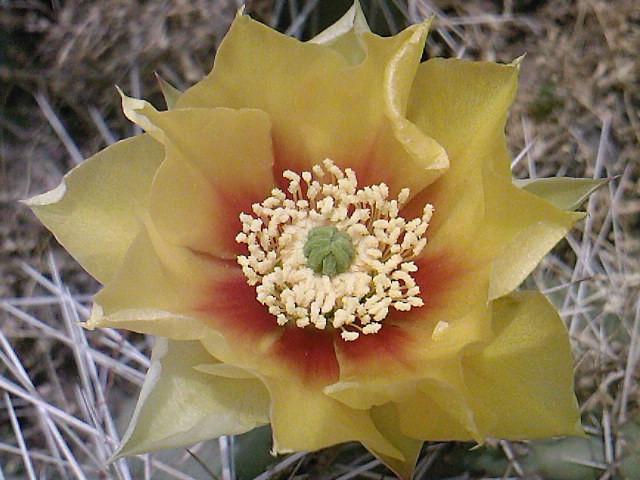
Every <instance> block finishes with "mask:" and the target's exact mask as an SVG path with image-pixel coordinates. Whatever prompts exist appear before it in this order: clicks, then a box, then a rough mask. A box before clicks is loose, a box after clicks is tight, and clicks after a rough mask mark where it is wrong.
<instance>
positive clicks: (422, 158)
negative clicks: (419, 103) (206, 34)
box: [178, 16, 447, 194]
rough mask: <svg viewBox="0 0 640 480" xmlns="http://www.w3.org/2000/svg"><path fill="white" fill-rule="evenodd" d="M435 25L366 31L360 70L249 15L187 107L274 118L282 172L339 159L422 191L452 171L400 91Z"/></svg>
mask: <svg viewBox="0 0 640 480" xmlns="http://www.w3.org/2000/svg"><path fill="white" fill-rule="evenodd" d="M427 28H428V26H427V25H426V24H425V25H415V26H412V27H410V28H408V29H406V30H405V31H403V32H401V33H400V34H398V35H397V36H394V37H390V38H381V37H378V36H376V35H373V34H371V33H368V32H363V33H361V34H359V37H358V41H359V42H360V43H361V44H362V46H363V48H364V50H365V51H366V55H365V56H364V58H363V60H362V62H361V63H358V64H356V65H353V64H351V63H350V62H351V61H352V60H350V59H347V58H345V56H343V55H342V54H341V53H340V52H339V51H337V50H335V49H334V48H332V47H330V46H326V45H322V44H318V43H301V42H299V41H297V40H295V39H292V38H288V37H285V36H283V35H280V34H278V33H276V32H274V31H273V30H271V29H269V28H267V27H266V26H264V25H261V24H260V23H258V22H255V21H253V20H251V19H249V18H248V17H243V16H240V17H237V18H236V20H235V21H234V23H233V25H232V27H231V30H230V31H229V34H228V35H227V36H226V38H225V40H224V42H223V43H222V45H221V46H220V49H219V51H218V54H217V56H216V61H215V64H214V68H213V71H212V72H211V74H209V75H208V76H207V77H206V78H205V79H204V80H203V81H202V82H200V83H198V84H197V85H195V86H194V87H192V88H191V89H189V90H187V91H186V92H185V93H184V94H183V95H182V96H181V97H180V100H179V102H178V105H179V106H182V107H230V108H256V109H259V110H262V111H265V112H267V113H268V114H269V116H270V118H271V120H272V124H273V142H274V156H275V169H276V171H277V172H279V171H282V170H284V169H290V170H294V171H298V172H300V171H304V170H309V169H310V167H311V166H313V165H315V164H318V163H320V162H321V161H322V160H324V159H325V158H331V159H332V160H333V161H334V162H335V163H336V164H337V165H339V166H340V167H342V168H345V167H350V168H353V169H354V170H355V171H356V173H357V174H358V178H359V180H360V181H361V182H362V183H363V184H372V183H379V182H381V181H384V182H386V183H387V184H388V185H389V186H390V187H391V191H392V193H393V194H395V193H397V192H398V191H399V190H400V189H401V188H403V187H409V188H411V189H412V192H413V193H415V192H417V191H419V190H420V189H421V188H422V187H424V186H425V185H427V184H428V183H430V182H431V181H433V179H434V178H435V177H436V176H438V175H439V174H440V173H441V172H442V170H443V169H444V168H446V166H447V161H446V155H445V154H444V151H443V149H442V147H440V145H438V144H437V143H436V142H434V141H433V140H431V139H429V138H427V137H425V135H424V134H423V133H422V132H421V131H420V130H419V129H418V128H417V127H415V125H413V124H411V123H410V122H406V121H403V119H402V115H403V114H404V110H405V108H406V102H407V99H406V96H407V94H403V93H402V92H401V91H400V90H401V89H402V88H405V87H406V88H407V89H408V88H409V86H410V84H411V82H412V80H413V74H414V73H415V70H416V68H417V64H418V63H419V60H420V56H421V54H422V47H423V44H424V39H425V36H426V31H427ZM345 105H348V106H349V107H348V108H345ZM336 112H340V114H339V115H336ZM391 159H393V161H391Z"/></svg>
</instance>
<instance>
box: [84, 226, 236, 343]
mask: <svg viewBox="0 0 640 480" xmlns="http://www.w3.org/2000/svg"><path fill="white" fill-rule="evenodd" d="M236 270H237V271H236ZM230 275H232V276H233V275H242V273H241V272H240V270H239V268H237V267H236V268H234V269H231V268H228V265H226V264H225V263H221V262H216V261H214V260H212V259H207V258H203V257H201V256H197V255H194V254H193V253H191V252H190V251H189V250H187V249H184V248H181V247H177V246H174V245H170V244H168V243H167V242H166V241H164V240H163V239H162V237H160V235H159V234H158V233H157V231H155V229H154V228H153V225H152V224H151V223H149V222H147V224H146V225H145V228H144V229H142V230H141V232H140V233H139V235H138V237H137V238H136V240H135V241H134V242H133V245H132V246H131V248H130V249H129V251H128V252H127V255H126V257H125V260H124V262H123V266H122V268H121V270H120V272H119V273H118V275H116V277H115V278H114V280H113V281H112V282H110V283H109V284H108V285H107V286H106V287H105V288H103V289H102V290H101V291H100V292H99V293H98V294H97V295H96V297H95V303H96V305H97V306H96V307H94V310H93V312H92V315H91V318H90V319H89V321H88V322H87V327H89V328H95V327H114V328H127V329H130V330H133V331H136V332H141V333H148V334H152V335H162V336H165V337H169V338H173V339H179V340H187V339H199V338H202V337H204V336H206V335H208V334H210V331H211V330H210V326H209V325H208V324H207V323H206V322H205V320H203V319H196V318H194V317H193V316H192V315H191V313H192V311H193V309H194V307H195V306H196V305H198V304H199V303H201V302H203V301H204V299H205V298H206V296H207V295H208V289H209V288H210V284H209V282H211V281H214V280H215V281H219V280H221V279H224V278H227V277H229V276H230Z"/></svg>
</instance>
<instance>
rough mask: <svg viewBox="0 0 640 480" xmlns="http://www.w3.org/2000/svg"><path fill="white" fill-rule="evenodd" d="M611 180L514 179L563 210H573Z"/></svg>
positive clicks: (529, 190)
mask: <svg viewBox="0 0 640 480" xmlns="http://www.w3.org/2000/svg"><path fill="white" fill-rule="evenodd" d="M609 181H610V179H608V178H595V179H592V178H569V177H551V178H530V179H525V180H514V181H513V183H514V185H516V186H517V187H520V188H523V189H524V190H526V191H527V192H530V193H533V194H534V195H535V196H537V197H540V198H542V199H544V200H546V201H547V202H549V203H552V204H553V205H555V206H556V207H557V208H560V209H561V210H566V211H570V212H572V211H574V210H575V209H576V208H578V207H579V206H580V205H582V203H583V202H584V201H585V200H586V199H587V198H588V197H589V195H591V194H592V193H593V192H595V191H596V190H597V189H599V188H600V187H601V186H603V185H605V184H606V183H609Z"/></svg>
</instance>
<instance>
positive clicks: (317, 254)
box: [302, 225, 356, 277]
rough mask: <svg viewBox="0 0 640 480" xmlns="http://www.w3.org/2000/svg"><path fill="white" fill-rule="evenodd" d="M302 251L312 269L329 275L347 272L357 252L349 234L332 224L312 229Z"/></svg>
mask: <svg viewBox="0 0 640 480" xmlns="http://www.w3.org/2000/svg"><path fill="white" fill-rule="evenodd" d="M302 251H303V253H304V256H305V257H307V266H308V267H309V268H310V269H311V270H313V271H314V272H316V273H318V274H321V275H328V276H329V277H333V276H335V275H337V274H339V273H344V272H346V271H347V269H348V268H349V266H350V265H351V262H352V261H353V257H354V256H355V253H356V251H355V248H353V244H352V243H351V238H349V235H348V234H346V233H344V232H339V231H338V230H337V229H336V228H335V227H332V226H330V225H326V226H323V227H316V228H314V229H313V230H311V231H310V232H309V235H308V236H307V243H305V244H304V248H303V250H302Z"/></svg>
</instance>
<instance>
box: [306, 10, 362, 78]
mask: <svg viewBox="0 0 640 480" xmlns="http://www.w3.org/2000/svg"><path fill="white" fill-rule="evenodd" d="M369 31H370V30H369V25H368V24H367V19H366V18H365V16H364V12H363V11H362V7H361V6H360V2H358V1H355V2H354V3H353V5H352V6H351V8H350V9H349V10H347V13H345V14H344V15H343V16H342V17H341V18H340V19H339V20H338V21H337V22H335V23H334V24H332V25H331V26H329V27H328V28H327V29H326V30H324V31H322V32H321V33H319V34H318V35H316V36H315V37H313V38H312V39H311V40H309V42H310V43H318V44H321V45H327V46H329V47H331V48H333V49H334V50H335V51H337V52H339V53H340V54H341V55H343V56H344V58H346V59H347V61H348V62H349V64H350V65H357V64H358V63H360V62H362V61H363V60H364V58H365V55H366V53H367V52H366V50H365V48H364V46H363V44H362V41H361V35H362V34H363V33H365V32H369Z"/></svg>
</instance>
